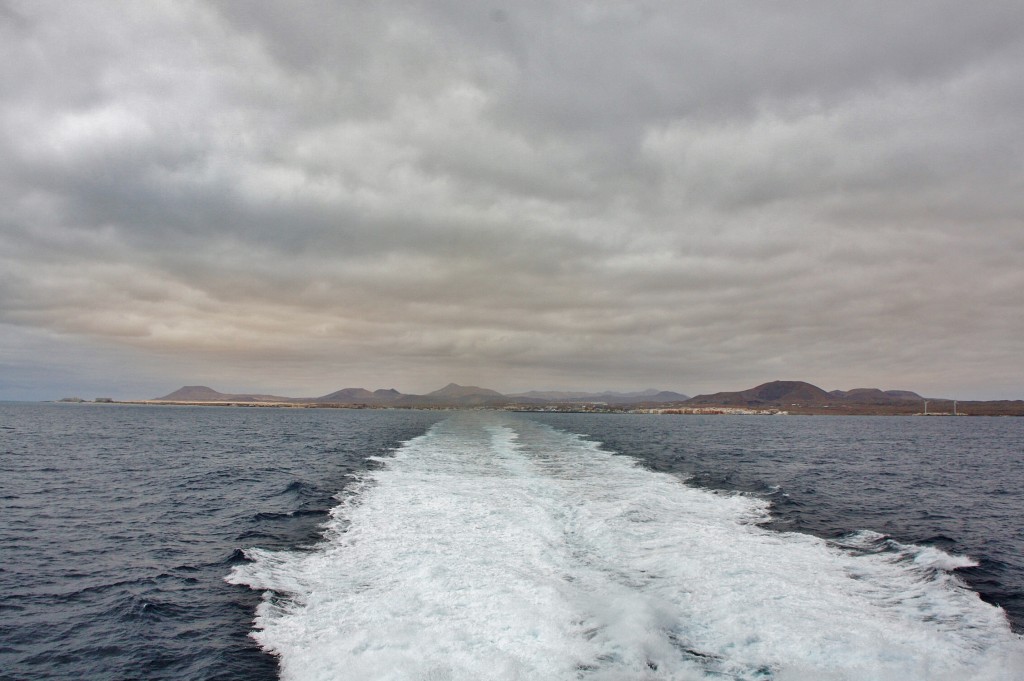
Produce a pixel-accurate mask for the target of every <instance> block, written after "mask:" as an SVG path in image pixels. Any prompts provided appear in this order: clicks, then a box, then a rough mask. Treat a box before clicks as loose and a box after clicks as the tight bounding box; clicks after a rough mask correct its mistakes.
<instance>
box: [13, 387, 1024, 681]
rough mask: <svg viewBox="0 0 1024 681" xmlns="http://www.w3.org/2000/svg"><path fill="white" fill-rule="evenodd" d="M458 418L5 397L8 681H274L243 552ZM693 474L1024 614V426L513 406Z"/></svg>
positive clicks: (304, 533) (317, 512)
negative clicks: (926, 549)
mask: <svg viewBox="0 0 1024 681" xmlns="http://www.w3.org/2000/svg"><path fill="white" fill-rule="evenodd" d="M445 416H446V414H444V413H440V412H424V411H347V410H303V409H242V408H238V409H232V408H171V407H128V406H116V405H40V404H13V405H12V404H9V405H0V678H11V679H49V678H55V679H56V678H61V679H71V678H76V679H78V678H89V679H273V678H276V677H277V662H276V660H275V658H273V657H271V656H270V655H267V654H266V653H263V652H261V651H260V650H259V649H258V648H257V647H256V645H255V644H254V643H253V641H252V639H250V638H249V637H248V635H247V634H248V632H249V631H250V630H251V627H252V619H253V615H254V611H255V609H256V606H257V604H258V603H259V601H260V596H259V594H258V593H255V592H252V591H249V590H247V589H245V588H243V587H239V586H232V585H229V584H227V583H225V582H224V577H225V575H226V574H227V573H228V572H229V571H230V569H231V567H232V566H233V565H235V564H237V563H238V562H239V561H243V560H245V558H244V557H243V556H242V554H241V549H244V548H248V547H253V546H258V547H262V548H267V549H276V550H284V549H295V548H296V547H300V546H303V545H309V544H312V543H314V542H315V541H316V540H317V539H318V537H319V527H318V526H319V523H321V522H323V521H324V520H325V519H326V517H327V511H328V509H330V508H331V507H333V506H334V505H335V504H336V503H337V502H336V501H335V500H334V498H333V497H334V494H335V493H337V492H338V491H339V490H341V489H342V488H344V487H345V485H346V484H347V483H349V482H350V481H351V479H352V478H351V477H350V476H351V475H352V474H354V473H358V472H360V471H365V470H367V469H368V468H371V467H373V466H376V465H378V464H376V463H375V462H374V461H372V460H368V457H371V456H380V455H382V454H386V453H387V452H388V451H390V450H391V449H393V448H394V447H396V446H397V445H398V444H399V443H400V442H402V441H405V440H408V439H410V438H412V437H414V436H416V435H419V434H421V433H423V432H424V431H425V430H426V429H427V428H428V427H430V426H431V425H432V424H434V423H435V422H437V421H438V420H440V419H442V418H444V417H445ZM521 418H525V419H534V420H538V421H543V422H545V423H548V424H550V425H554V426H556V427H558V428H561V429H563V430H567V431H570V432H576V433H583V434H586V435H587V436H588V437H590V438H592V439H594V440H597V441H600V442H602V443H603V446H604V448H606V449H609V450H613V451H616V452H619V453H623V454H628V455H630V456H634V457H636V458H638V459H640V460H641V461H643V462H644V464H645V465H646V466H649V467H650V468H652V469H655V470H659V471H666V472H672V473H676V474H681V475H685V476H690V481H691V482H690V484H696V485H701V486H707V487H713V488H719V489H726V490H739V491H744V492H750V493H754V494H758V495H763V496H764V497H765V498H767V499H769V500H770V501H771V502H772V513H773V520H772V526H773V527H775V528H777V529H780V530H786V531H800V532H807V533H811V534H816V535H819V536H824V537H839V536H843V535H846V534H848V533H850V532H853V531H857V530H865V529H868V530H875V531H877V532H881V533H884V534H885V535H887V536H889V537H891V538H892V539H893V540H896V541H899V542H903V543H914V544H928V545H935V546H938V547H940V548H942V549H943V550H944V551H946V552H948V553H952V554H959V555H968V556H971V557H972V558H974V559H975V560H976V561H977V562H978V563H979V565H978V567H974V568H966V569H961V570H958V573H959V574H960V576H961V578H962V579H964V581H965V582H967V583H968V584H970V586H971V587H972V588H974V589H976V590H977V591H978V592H979V593H980V594H981V595H982V597H983V598H984V599H986V600H988V601H989V602H991V603H995V604H998V605H1000V606H1001V607H1003V608H1004V609H1005V610H1006V611H1007V613H1008V615H1009V617H1010V619H1011V622H1012V623H1013V625H1014V627H1015V629H1016V630H1017V631H1021V630H1022V629H1024V600H1022V599H1024V561H1022V558H1021V557H1022V556H1024V500H1022V496H1021V493H1020V491H1019V490H1020V489H1022V488H1024V422H1022V421H1019V420H1016V419H986V418H961V419H952V418H945V419H943V418H935V419H913V418H868V417H862V418H844V417H818V418H814V417H700V416H674V417H673V416H641V415H586V414H543V415H541V414H538V415H523V416H521Z"/></svg>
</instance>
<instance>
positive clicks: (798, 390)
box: [686, 381, 836, 407]
mask: <svg viewBox="0 0 1024 681" xmlns="http://www.w3.org/2000/svg"><path fill="white" fill-rule="evenodd" d="M835 399H836V398H835V397H834V396H832V395H829V394H828V393H827V392H825V391H824V390H822V389H821V388H819V387H818V386H816V385H811V384H810V383H805V382H804V381H771V382H769V383H762V384H761V385H759V386H757V387H754V388H750V389H748V390H740V391H738V392H721V393H714V394H711V395H697V396H696V397H692V398H690V399H689V400H687V401H686V404H694V405H714V406H722V407H760V406H791V405H794V404H799V405H808V404H828V403H829V402H833V401H835Z"/></svg>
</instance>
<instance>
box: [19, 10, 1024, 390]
mask: <svg viewBox="0 0 1024 681" xmlns="http://www.w3.org/2000/svg"><path fill="white" fill-rule="evenodd" d="M0 79H2V80H0V122H2V123H0V125H2V132H3V134H2V139H0V160H2V163H0V205H2V210H0V236H2V239H0V399H53V398H59V397H63V396H65V395H77V394H81V395H82V396H83V397H90V398H91V397H94V396H97V395H101V396H114V397H118V398H135V397H153V396H156V395H159V394H164V393H167V392H170V391H171V390H173V389H175V388H177V387H178V386H180V385H183V384H200V383H201V384H206V385H209V386H211V387H213V388H215V389H218V390H221V391H224V392H242V391H261V392H273V393H277V394H285V395H292V396H313V395H321V394H324V393H327V392H330V391H333V390H336V389H339V388H343V387H365V388H369V389H374V388H380V387H394V388H397V389H399V390H401V391H403V392H425V391H429V390H433V389H436V388H439V387H441V386H442V385H444V384H445V383H447V382H449V381H455V382H457V383H463V384H477V385H483V386H486V387H490V388H494V389H496V390H501V391H504V392H512V391H517V390H528V389H555V388H559V389H642V388H648V387H655V388H660V389H671V390H678V391H680V392H685V393H688V394H697V393H700V392H712V391H717V390H736V389H744V388H748V387H751V386H753V385H756V384H758V383H762V382H764V381H768V380H773V379H794V380H806V381H810V382H812V383H814V384H816V385H819V386H821V387H823V388H825V389H827V390H829V389H836V388H842V389H849V388H855V387H879V388H883V389H907V390H916V391H918V392H921V393H923V394H927V395H935V396H949V397H959V398H961V399H967V398H985V399H995V398H1024V3H1021V2H1019V0H1012V1H1008V2H999V1H993V2H985V3H964V2H960V1H957V2H939V1H935V0H928V1H927V2H915V1H910V0H903V1H901V2H898V3H893V2H888V1H878V2H869V1H864V2H855V3H854V2H843V3H840V2H816V3H810V2H771V3H766V2H703V1H702V2H695V1H694V2H679V1H675V0H672V1H665V2H630V3H624V2H611V1H594V2H558V3H551V2H547V1H544V2H540V1H538V2H533V1H532V0H517V2H515V3H510V4H508V5H500V4H490V3H486V2H479V1H476V0H473V1H470V0H429V1H427V0H424V1H423V2H391V1H387V0H382V1H374V2H357V1H354V0H353V1H350V2H315V3H294V2H276V1H273V2H272V1H266V2H250V1H246V2H241V1H240V2H167V1H157V0H147V1H146V2H127V1H125V2H85V1H82V2H66V1H65V0H54V1H47V0H24V1H19V0H0Z"/></svg>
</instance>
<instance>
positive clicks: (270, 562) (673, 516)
mask: <svg viewBox="0 0 1024 681" xmlns="http://www.w3.org/2000/svg"><path fill="white" fill-rule="evenodd" d="M768 519H769V504H768V502H767V501H765V500H764V499H761V498H758V497H754V496H750V495H741V494H731V493H722V492H714V491H709V490H703V489H698V488H694V487H691V486H688V485H685V484H683V482H682V481H681V480H680V479H679V478H678V477H676V476H672V475H669V474H664V473H657V472H652V471H650V470H646V469H644V468H642V467H640V466H639V465H637V463H636V462H635V461H634V460H633V459H631V458H629V457H627V456H620V455H616V454H614V453H611V452H607V451H604V450H602V449H601V448H600V447H599V446H598V445H597V444H595V443H593V442H590V441H587V440H584V439H583V438H581V437H580V436H577V435H574V434H571V433H565V432H562V431H558V430H555V429H553V428H550V427H547V426H544V425H541V424H538V423H535V422H532V421H529V420H526V419H519V418H517V417H514V416H509V415H501V414H495V413H465V414H458V415H456V416H453V417H452V418H450V419H448V420H446V421H443V422H441V423H438V424H436V425H435V426H434V427H433V428H432V429H431V430H430V431H428V432H427V433H426V434H425V435H423V436H421V437H418V438H416V439H413V440H411V441H409V442H407V443H405V444H404V445H403V446H402V447H400V448H399V449H398V450H396V451H395V452H394V455H393V456H392V457H390V458H387V459H385V460H384V464H383V466H382V467H380V468H377V469H375V470H373V471H371V472H368V473H366V474H365V475H364V476H363V478H362V479H361V480H360V481H359V482H358V483H357V484H355V485H353V486H350V488H349V489H348V490H347V491H346V493H345V494H344V496H343V497H342V498H341V499H340V504H339V505H338V506H337V507H335V508H334V509H333V510H332V511H331V514H330V519H329V521H328V523H327V525H326V531H325V536H324V539H323V541H322V542H321V543H320V544H319V545H317V546H316V547H315V548H313V549H312V550H305V551H285V552H271V551H266V550H262V549H249V550H247V551H245V555H246V557H247V558H248V559H249V562H246V563H242V564H238V565H235V566H234V567H233V568H232V571H231V573H230V575H229V576H228V577H227V580H228V581H229V582H231V583H234V584H245V585H248V586H250V587H251V588H253V589H259V590H263V591H264V592H265V594H264V600H263V602H262V604H261V605H260V606H259V608H258V610H257V617H256V626H257V631H255V632H254V633H253V636H254V637H255V639H256V640H257V641H258V642H259V643H260V645H261V646H262V647H263V648H264V649H265V650H268V651H270V652H272V653H274V654H276V655H278V656H279V657H280V666H281V676H282V678H283V679H285V680H286V681H291V680H300V679H322V678H332V679H436V680H440V679H450V680H452V681H455V680H461V679H473V680H474V681H475V680H478V679H594V680H603V679H624V678H628V679H703V678H715V679H722V678H726V679H743V680H751V681H753V680H755V679H760V680H763V679H776V680H778V681H789V680H803V679H815V680H830V679H831V680H840V679H843V680H845V679H850V680H853V679H857V680H860V679H880V680H884V679H901V680H911V679H929V680H936V679H950V680H952V679H957V680H960V679H964V678H972V679H989V680H993V681H995V680H1002V679H1007V680H1008V679H1011V678H1012V679H1016V678H1021V675H1022V673H1024V642H1022V639H1021V637H1019V636H1017V635H1015V634H1013V633H1012V632H1011V630H1010V627H1009V625H1008V623H1007V620H1006V617H1005V614H1004V613H1003V612H1002V611H1001V610H1000V609H998V608H997V607H995V606H992V605H989V604H986V603H984V602H983V601H982V600H981V599H980V598H979V597H978V595H977V594H976V593H974V592H972V591H970V590H969V589H967V588H966V587H965V586H964V585H963V584H962V583H961V582H960V580H958V579H957V577H956V575H955V572H954V571H955V570H956V569H958V568H961V567H966V566H971V565H974V564H975V563H974V561H972V560H971V559H969V558H966V557H961V556H954V555H951V554H948V553H945V552H943V551H941V550H940V549H937V548H933V547H918V546H910V545H903V544H899V543H898V542H895V541H893V540H891V539H890V538H888V537H885V536H884V535H877V534H875V533H857V534H856V535H851V536H848V537H844V538H842V539H840V540H837V541H832V542H830V541H826V540H823V539H819V538H816V537H812V536H809V535H805V534H799V533H785V532H776V531H772V530H768V529H765V528H764V527H762V526H761V525H762V524H763V523H764V522H766V521H767V520H768Z"/></svg>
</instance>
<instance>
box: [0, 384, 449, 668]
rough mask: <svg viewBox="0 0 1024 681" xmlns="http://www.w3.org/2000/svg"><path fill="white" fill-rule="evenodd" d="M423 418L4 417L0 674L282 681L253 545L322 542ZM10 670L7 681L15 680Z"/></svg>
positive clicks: (0, 410)
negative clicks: (356, 475) (365, 476)
mask: <svg viewBox="0 0 1024 681" xmlns="http://www.w3.org/2000/svg"><path fill="white" fill-rule="evenodd" d="M438 418H439V416H438V414H436V413H432V412H425V411H409V412H368V411H349V410H326V409H323V410H320V409H318V410H312V409H244V408H237V409H232V408H212V407H141V406H138V407H132V406H111V405H46V404H42V405H0V670H2V671H0V677H3V678H11V679H57V678H61V679H275V678H277V663H276V661H275V659H274V658H273V657H271V656H270V655H267V654H265V653H263V652H261V651H260V650H259V649H258V648H257V646H256V645H255V643H253V642H252V640H251V639H250V638H249V637H248V636H247V634H248V632H249V630H250V629H251V626H252V619H253V613H254V610H255V608H256V604H257V603H258V602H259V595H258V594H256V593H253V592H251V591H248V590H246V589H242V588H239V587H236V586H231V585H229V584H226V583H225V582H224V576H225V575H226V574H227V573H228V571H229V569H230V568H231V565H232V564H234V563H235V562H237V561H239V560H243V558H242V555H241V551H240V549H241V548H243V547H248V546H264V547H268V548H289V547H294V546H297V545H302V544H308V543H312V542H314V541H316V539H317V537H318V524H319V523H320V522H322V521H323V520H324V518H325V517H326V514H327V511H328V509H330V508H331V507H332V506H334V505H335V504H336V501H335V500H334V499H333V498H332V497H333V495H334V494H335V493H336V492H337V491H338V490H340V489H342V488H343V487H344V486H345V484H346V483H347V482H348V481H349V479H350V478H349V477H348V476H349V475H350V474H352V473H353V472H356V471H359V470H364V469H366V468H367V467H368V466H369V465H371V464H372V462H367V461H366V458H367V457H368V456H379V455H381V454H383V453H386V452H387V451H389V450H390V449H392V448H394V447H395V446H396V445H398V444H399V443H400V442H401V441H402V440H406V439H409V438H411V437H414V436H416V435H418V434H420V433H422V432H423V431H424V430H425V429H426V428H427V427H429V426H430V424H432V423H433V422H435V421H436V420H437V419H438ZM5 674H6V676H4V675H5Z"/></svg>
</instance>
